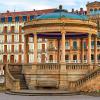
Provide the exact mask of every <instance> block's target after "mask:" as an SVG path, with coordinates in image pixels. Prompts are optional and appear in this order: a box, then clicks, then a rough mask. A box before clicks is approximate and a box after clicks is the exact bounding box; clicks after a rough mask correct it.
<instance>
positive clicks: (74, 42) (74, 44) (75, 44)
mask: <svg viewBox="0 0 100 100" xmlns="http://www.w3.org/2000/svg"><path fill="white" fill-rule="evenodd" d="M73 49H77V41H73Z"/></svg>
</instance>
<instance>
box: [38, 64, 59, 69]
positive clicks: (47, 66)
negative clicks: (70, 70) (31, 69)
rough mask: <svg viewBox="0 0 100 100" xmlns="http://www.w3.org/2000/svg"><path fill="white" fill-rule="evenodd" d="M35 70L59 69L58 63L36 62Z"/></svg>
mask: <svg viewBox="0 0 100 100" xmlns="http://www.w3.org/2000/svg"><path fill="white" fill-rule="evenodd" d="M37 70H60V64H37Z"/></svg>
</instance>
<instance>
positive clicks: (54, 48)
mask: <svg viewBox="0 0 100 100" xmlns="http://www.w3.org/2000/svg"><path fill="white" fill-rule="evenodd" d="M47 50H48V51H57V47H54V46H49V47H47Z"/></svg>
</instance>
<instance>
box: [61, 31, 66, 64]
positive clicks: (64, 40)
mask: <svg viewBox="0 0 100 100" xmlns="http://www.w3.org/2000/svg"><path fill="white" fill-rule="evenodd" d="M61 34H62V43H61V44H62V55H61V62H62V63H65V42H66V39H65V34H66V31H61Z"/></svg>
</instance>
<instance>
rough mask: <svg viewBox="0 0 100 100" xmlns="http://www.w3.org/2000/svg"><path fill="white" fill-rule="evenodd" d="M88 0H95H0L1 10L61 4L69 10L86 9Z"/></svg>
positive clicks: (45, 7)
mask: <svg viewBox="0 0 100 100" xmlns="http://www.w3.org/2000/svg"><path fill="white" fill-rule="evenodd" d="M88 1H89V2H92V1H95V0H0V12H6V11H7V10H9V11H14V10H15V11H23V10H33V9H48V8H58V6H59V5H60V4H62V5H63V7H64V8H65V9H67V10H71V9H72V8H75V9H79V8H80V7H83V8H84V9H86V7H85V5H86V4H87V2H88ZM97 1H100V0H97Z"/></svg>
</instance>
